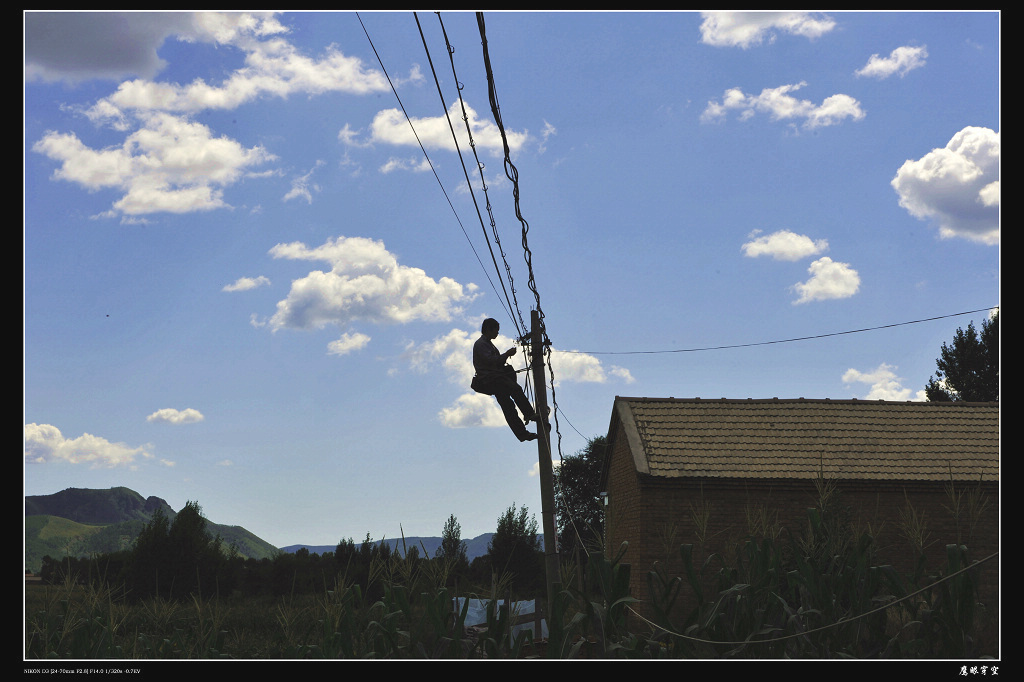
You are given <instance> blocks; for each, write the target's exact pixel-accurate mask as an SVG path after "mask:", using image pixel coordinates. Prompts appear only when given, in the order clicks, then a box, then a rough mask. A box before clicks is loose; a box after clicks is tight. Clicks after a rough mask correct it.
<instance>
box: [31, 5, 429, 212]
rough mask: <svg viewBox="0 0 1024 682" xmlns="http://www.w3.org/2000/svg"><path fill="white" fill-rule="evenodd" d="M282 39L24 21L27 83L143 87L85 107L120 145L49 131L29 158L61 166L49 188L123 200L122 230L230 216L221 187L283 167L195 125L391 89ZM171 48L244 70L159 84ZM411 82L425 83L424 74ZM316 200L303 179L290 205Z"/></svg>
mask: <svg viewBox="0 0 1024 682" xmlns="http://www.w3.org/2000/svg"><path fill="white" fill-rule="evenodd" d="M286 33H287V29H286V28H285V27H283V26H282V25H281V24H280V23H279V22H278V21H277V19H276V17H275V16H274V14H272V13H217V12H198V13H190V12H170V13H162V12H161V13H156V12H153V13H146V12H141V13H138V12H137V13H132V12H124V13H122V12H53V13H42V12H40V13H34V12H29V13H27V14H26V18H25V53H26V67H25V70H26V79H27V80H35V79H49V80H54V79H69V80H84V79H87V78H97V77H114V78H121V77H123V76H125V75H128V74H133V75H137V76H140V77H136V78H133V79H131V80H125V81H123V82H121V83H120V85H119V86H118V87H117V88H116V90H115V91H114V92H112V93H111V94H109V95H107V96H105V97H102V98H100V99H98V100H97V101H95V102H94V103H92V104H91V105H87V106H83V107H81V108H79V113H81V114H83V115H84V116H86V117H87V118H88V119H89V120H91V121H92V122H93V123H95V124H97V125H104V126H108V127H110V128H111V129H113V130H114V131H118V132H123V133H125V136H126V137H125V140H124V142H123V144H120V145H112V146H108V147H104V148H93V147H90V146H89V145H88V144H86V143H85V142H83V141H82V140H81V139H80V138H79V137H78V136H77V135H76V134H75V133H69V132H59V131H48V132H47V133H46V134H45V135H44V136H43V137H42V139H40V140H38V141H37V142H36V143H35V144H34V145H33V146H32V149H33V151H35V152H37V153H39V154H43V155H45V156H47V157H49V158H50V159H52V160H54V161H56V162H58V163H59V164H60V165H59V167H58V168H57V170H56V171H55V172H54V175H53V177H54V179H58V180H65V181H69V182H74V183H76V184H79V185H81V186H82V187H83V188H85V189H87V190H89V191H96V190H115V191H118V192H121V194H122V196H121V198H120V199H118V200H117V201H115V202H114V204H113V205H112V207H111V209H110V210H109V211H107V212H105V213H104V214H103V215H106V216H111V217H116V216H120V217H121V219H122V220H123V221H125V222H137V221H139V220H140V218H139V217H140V216H144V215H147V214H153V213H161V212H169V213H188V212H193V211H209V210H213V209H224V208H230V204H229V203H228V202H227V201H226V200H225V198H224V190H225V188H227V187H229V186H231V185H233V184H235V183H237V182H239V181H240V180H241V179H242V178H244V177H246V176H247V175H248V174H251V173H252V172H253V169H254V167H255V166H258V165H259V164H264V163H267V162H269V161H273V160H275V159H276V157H275V156H274V155H273V154H271V153H270V152H268V151H267V150H266V149H264V148H263V147H261V146H255V147H251V148H248V147H246V146H244V145H242V144H240V143H239V142H237V141H235V140H231V139H229V138H227V137H223V136H220V137H218V136H216V135H214V134H213V133H212V132H211V131H210V129H209V128H208V127H206V126H204V125H202V124H199V123H196V122H195V121H193V120H192V119H191V117H193V116H195V115H196V114H198V113H201V112H203V111H209V110H225V109H233V108H237V107H240V106H242V105H244V104H248V103H252V102H256V101H258V100H260V99H264V98H268V97H273V98H287V97H289V96H292V95H308V96H313V95H319V94H323V93H328V92H340V93H349V94H354V95H365V94H370V93H375V92H384V91H389V90H390V85H389V84H388V81H387V78H386V77H385V76H384V74H383V73H381V72H380V71H379V70H378V69H374V68H372V67H369V66H367V65H366V64H364V63H363V61H362V60H360V59H359V58H356V57H349V56H346V55H344V54H342V53H341V52H339V51H338V50H337V48H335V47H333V46H332V47H330V48H328V49H327V50H326V51H325V52H324V53H323V54H322V55H320V56H319V57H311V56H308V55H305V54H302V53H301V52H300V51H299V50H298V49H297V48H296V47H295V46H293V45H292V44H291V43H289V42H288V40H287V39H286V38H285V37H284V34H286ZM171 38H174V39H178V40H182V41H188V42H202V43H207V44H215V45H217V46H219V47H223V48H224V49H234V50H238V51H240V52H241V54H242V55H243V57H244V64H243V65H242V66H241V67H239V68H238V69H236V70H235V71H234V72H232V73H231V74H229V75H228V76H227V77H226V78H224V79H223V80H222V81H220V82H216V83H209V82H206V81H204V80H203V79H196V80H194V81H192V82H190V83H187V84H180V83H172V82H160V81H156V80H153V78H154V77H155V76H156V74H157V73H158V72H159V71H160V70H161V68H162V66H163V63H162V62H161V61H160V60H159V58H157V56H156V50H157V48H158V47H160V45H162V44H163V43H164V41H166V40H168V39H171ZM112 45H116V46H117V49H116V50H115V49H111V47H110V46H112ZM412 78H422V75H420V74H419V73H418V69H417V70H415V71H414V74H413V76H412ZM316 190H317V188H316V186H315V185H314V184H313V183H312V182H311V174H306V175H304V176H302V177H300V178H298V179H297V180H296V181H295V183H294V184H293V187H292V189H291V190H290V191H289V192H288V193H287V194H286V195H285V200H288V199H292V198H304V199H306V200H307V201H310V200H311V199H312V196H313V193H314V192H315V191H316Z"/></svg>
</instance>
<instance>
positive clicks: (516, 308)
mask: <svg viewBox="0 0 1024 682" xmlns="http://www.w3.org/2000/svg"><path fill="white" fill-rule="evenodd" d="M436 14H437V20H438V23H439V24H440V25H441V33H442V34H443V35H444V39H445V47H446V48H447V50H448V59H449V61H450V62H451V67H452V78H454V79H455V83H456V86H457V90H458V93H459V103H460V104H461V106H462V118H463V121H465V123H466V134H467V135H468V137H469V145H470V147H471V148H472V150H473V156H474V157H475V158H476V163H477V168H478V169H479V171H480V182H481V184H482V186H483V191H484V196H485V197H486V196H487V184H486V183H485V182H484V178H483V164H482V163H481V162H480V158H479V157H478V156H477V154H476V144H475V142H474V141H473V131H472V129H471V127H470V125H469V116H468V114H467V113H466V105H465V102H463V100H462V84H461V83H460V82H459V79H458V76H457V75H456V73H455V60H454V58H453V56H452V55H453V54H454V52H455V49H454V48H453V47H452V45H451V43H450V42H449V40H448V33H447V31H445V29H444V22H443V21H441V13H440V12H437V13H436ZM413 17H414V18H415V19H416V26H417V28H418V29H419V32H420V40H421V41H422V42H423V50H424V51H425V52H426V55H427V63H428V64H429V65H430V72H431V73H432V74H433V76H434V84H435V86H436V87H437V94H438V96H439V97H440V98H441V108H442V110H443V111H444V115H445V118H446V119H447V120H448V129H449V130H450V131H451V134H452V141H453V142H454V144H455V150H456V152H457V154H458V157H459V162H460V163H461V164H462V173H463V175H464V176H465V178H466V186H467V188H468V189H469V194H470V197H471V198H472V200H473V206H474V207H475V208H476V215H477V219H478V220H479V221H480V229H481V230H482V231H483V234H484V241H485V242H486V243H487V248H488V250H489V251H490V252H491V261H492V262H493V263H494V269H495V271H496V272H497V273H498V279H499V281H500V280H501V269H500V268H499V267H498V261H497V258H496V257H495V255H494V249H493V248H492V247H491V242H490V239H489V238H488V237H487V228H485V227H484V220H483V216H482V215H481V214H480V205H479V204H478V203H477V200H476V193H475V192H474V191H473V183H472V182H471V181H470V179H469V171H468V170H467V169H466V163H465V161H464V160H463V157H462V149H461V148H460V146H459V138H458V136H457V135H456V134H455V127H454V126H453V125H452V120H451V115H450V114H449V112H448V104H447V102H446V101H445V99H444V94H443V93H442V91H441V83H440V81H439V80H438V76H437V71H436V70H435V69H434V60H433V59H432V58H431V56H430V49H429V47H427V39H426V36H424V35H423V27H422V26H421V25H420V19H419V15H418V14H417V13H415V12H413ZM487 212H488V214H489V215H490V219H491V231H492V232H493V233H494V242H495V244H497V246H498V251H499V252H500V253H501V259H502V261H503V262H504V263H505V272H506V274H507V276H508V280H509V286H510V287H511V288H512V298H511V299H509V294H508V290H507V289H505V284H504V282H502V285H501V289H502V291H503V292H504V294H505V301H506V302H507V303H508V310H509V317H510V318H511V319H512V324H513V325H514V326H515V327H516V332H517V336H519V337H522V336H523V335H524V334H525V333H526V323H525V322H524V321H523V320H522V317H523V316H522V313H521V312H520V311H519V306H518V303H516V302H515V285H514V283H513V281H512V271H511V269H510V268H509V266H508V261H507V260H506V259H505V253H504V251H502V250H501V241H500V240H499V239H498V232H497V228H496V226H495V224H494V214H493V212H492V211H491V204H490V199H489V198H488V200H487ZM513 310H514V311H516V313H517V314H518V315H519V322H517V321H516V318H515V317H514V316H513V315H512V314H511V311H513ZM520 322H522V326H520Z"/></svg>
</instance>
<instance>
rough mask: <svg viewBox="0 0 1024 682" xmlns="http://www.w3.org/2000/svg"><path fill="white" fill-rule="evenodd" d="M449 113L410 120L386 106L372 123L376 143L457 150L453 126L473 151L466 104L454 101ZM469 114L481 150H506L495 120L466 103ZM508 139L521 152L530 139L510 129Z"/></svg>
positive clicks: (462, 144) (464, 147) (462, 146)
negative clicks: (487, 119)
mask: <svg viewBox="0 0 1024 682" xmlns="http://www.w3.org/2000/svg"><path fill="white" fill-rule="evenodd" d="M448 116H450V117H451V124H449V118H448V117H446V116H431V117H426V118H415V117H410V119H411V121H412V126H413V127H415V129H416V130H415V133H414V132H413V128H412V127H410V125H409V120H408V119H406V117H405V114H404V113H403V112H402V110H401V109H384V110H383V111H380V112H378V113H377V115H376V116H374V118H373V123H372V124H371V125H370V138H371V140H372V141H373V142H375V143H382V144H390V145H399V146H412V147H419V146H420V144H422V145H423V147H424V148H425V149H427V150H437V149H441V150H446V151H455V149H456V147H455V141H454V140H453V138H452V129H453V128H454V130H455V134H456V136H457V138H458V143H459V148H460V149H462V150H463V151H468V150H469V148H470V147H469V138H468V137H467V133H466V121H464V120H463V114H462V107H461V105H459V104H458V103H454V104H452V105H451V107H449V111H448ZM466 117H467V118H468V123H469V127H470V130H471V131H472V135H473V143H474V145H475V146H476V148H477V149H478V150H486V151H490V152H492V153H494V154H502V153H504V144H503V142H502V139H501V132H500V131H499V130H498V126H497V125H495V124H494V123H492V122H489V121H486V120H484V119H481V118H480V117H479V116H478V115H477V113H476V111H475V110H474V109H473V108H472V107H470V106H466ZM505 138H506V139H507V140H508V146H509V149H510V150H511V151H512V152H516V151H518V150H519V149H520V148H522V146H523V145H524V144H525V143H526V141H527V140H528V139H529V135H528V134H527V133H517V132H514V131H510V130H506V131H505Z"/></svg>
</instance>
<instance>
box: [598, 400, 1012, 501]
mask: <svg viewBox="0 0 1024 682" xmlns="http://www.w3.org/2000/svg"><path fill="white" fill-rule="evenodd" d="M616 423H621V424H622V427H623V429H624V432H625V434H626V438H627V440H628V442H629V445H630V449H631V450H632V451H633V458H634V462H635V464H636V467H637V469H638V470H639V471H640V472H641V473H644V474H649V475H651V476H657V477H665V478H678V477H721V478H756V479H766V478H767V479H772V478H776V479H777V478H814V477H816V476H817V475H818V472H819V468H820V470H821V471H822V472H823V473H824V475H825V476H826V477H835V478H841V479H870V480H879V481H881V480H891V481H909V480H920V481H924V480H929V481H938V480H942V481H948V480H949V478H950V473H951V472H952V475H953V478H954V479H957V480H968V481H977V480H979V476H980V477H981V480H985V481H998V480H999V404H998V403H931V402H888V401H874V400H805V399H803V398H801V399H799V400H778V399H770V400H725V399H722V400H701V399H699V398H695V399H675V398H616V400H615V410H614V412H613V418H612V425H613V427H614V426H615V424H616ZM612 437H613V436H612V434H611V433H609V438H612Z"/></svg>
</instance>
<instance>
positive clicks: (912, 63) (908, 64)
mask: <svg viewBox="0 0 1024 682" xmlns="http://www.w3.org/2000/svg"><path fill="white" fill-rule="evenodd" d="M927 58H928V50H927V48H926V47H925V46H923V45H922V46H921V47H910V46H903V47H897V48H896V49H895V50H893V51H892V52H890V53H889V56H888V57H879V56H878V55H877V54H873V55H871V58H870V59H868V63H867V64H865V65H864V66H863V68H861V69H858V70H857V71H856V74H857V75H858V76H867V77H870V78H878V79H883V78H888V77H889V76H892V75H898V76H899V77H900V78H902V77H903V76H906V75H907V73H908V72H910V71H913V70H914V69H919V68H921V67H922V66H924V65H925V60H926V59H927Z"/></svg>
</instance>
